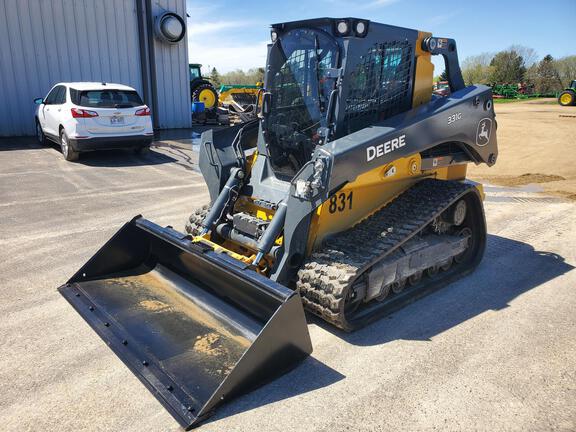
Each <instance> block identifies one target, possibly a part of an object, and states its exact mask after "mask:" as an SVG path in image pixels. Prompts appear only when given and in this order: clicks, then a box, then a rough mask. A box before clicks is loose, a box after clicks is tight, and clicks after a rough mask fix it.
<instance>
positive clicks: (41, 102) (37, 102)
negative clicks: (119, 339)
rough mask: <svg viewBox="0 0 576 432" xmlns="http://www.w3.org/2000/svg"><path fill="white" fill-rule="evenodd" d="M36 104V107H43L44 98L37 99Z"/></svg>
mask: <svg viewBox="0 0 576 432" xmlns="http://www.w3.org/2000/svg"><path fill="white" fill-rule="evenodd" d="M34 103H35V104H36V105H42V104H43V103H44V99H42V98H36V99H34Z"/></svg>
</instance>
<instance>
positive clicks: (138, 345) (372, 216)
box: [60, 18, 497, 428]
mask: <svg viewBox="0 0 576 432" xmlns="http://www.w3.org/2000/svg"><path fill="white" fill-rule="evenodd" d="M271 40H272V42H271V44H270V45H269V47H268V58H267V65H266V76H265V84H264V89H263V95H262V103H261V111H260V114H259V117H258V118H257V119H256V120H254V121H251V122H248V123H245V124H242V125H238V126H235V127H231V128H227V129H224V130H222V131H207V132H205V133H204V134H203V135H202V142H201V145H200V168H201V171H202V174H203V176H204V178H205V180H206V184H207V186H208V189H209V192H210V197H211V202H210V205H207V206H205V207H203V208H199V209H196V210H195V211H194V212H193V213H192V215H191V216H190V219H189V221H188V222H187V224H186V233H181V232H178V231H176V230H174V229H172V228H171V227H166V228H163V227H160V226H158V225H156V224H154V223H152V222H150V221H148V220H146V219H144V218H142V217H140V216H138V217H136V218H134V219H133V220H132V221H130V222H128V223H127V224H126V225H125V226H124V227H123V228H122V229H120V231H119V232H118V233H117V234H116V235H115V236H114V237H113V238H112V239H111V240H110V241H109V242H108V243H106V244H105V245H104V246H103V247H102V249H100V251H99V252H98V253H97V254H96V255H95V256H94V257H93V258H92V259H91V260H90V261H89V262H88V263H87V264H86V265H85V266H84V267H82V268H81V269H80V270H79V271H78V272H77V273H76V274H75V275H74V276H73V277H72V278H71V279H70V280H69V281H68V283H66V284H65V285H64V286H62V287H61V288H60V292H61V293H62V294H63V295H64V297H66V299H68V301H69V302H70V303H71V304H72V305H73V306H74V308H75V309H76V310H77V311H78V312H79V313H80V314H81V315H82V317H83V318H84V319H85V320H86V321H87V322H88V323H89V324H90V325H91V326H92V327H93V329H94V330H95V331H96V332H98V334H99V335H100V336H101V337H102V338H103V339H104V340H105V341H106V343H107V344H108V345H109V346H110V347H111V348H112V349H113V350H114V352H115V353H116V354H117V355H118V356H119V357H120V358H121V359H122V360H123V361H124V363H125V364H126V365H127V366H128V367H129V368H130V369H131V370H132V371H133V372H134V373H135V374H136V375H137V376H138V377H139V378H140V380H141V381H142V382H143V383H144V384H145V385H146V386H147V387H148V388H149V389H150V390H151V391H152V393H153V394H154V395H155V396H156V397H157V398H158V400H159V401H160V402H161V403H162V404H163V405H164V406H165V407H166V408H167V409H168V410H169V411H170V412H171V413H172V415H173V416H174V417H175V418H176V419H177V420H178V421H179V422H180V423H181V424H182V425H183V426H184V427H186V428H189V427H192V426H194V425H196V424H197V423H198V422H200V421H201V420H203V419H204V418H206V417H207V416H208V415H210V413H211V412H212V411H213V410H214V409H215V408H216V406H217V405H218V404H221V403H223V402H226V401H228V400H229V399H231V398H232V397H234V396H236V395H239V394H240V393H243V392H246V391H248V390H250V389H252V388H254V387H256V386H258V385H262V384H263V383H265V382H267V381H269V380H271V379H273V378H274V377H276V376H278V375H280V374H283V373H285V372H286V371H287V370H289V369H290V368H292V367H294V366H295V365H297V364H298V363H299V362H300V361H301V360H302V359H304V358H305V357H306V356H307V355H309V354H310V353H311V351H312V346H311V342H310V337H309V334H308V329H307V324H306V318H305V314H304V310H305V309H306V310H308V311H310V312H312V313H314V314H316V315H318V316H320V317H322V318H323V319H325V320H326V321H328V322H330V323H331V324H333V325H334V326H336V327H338V328H341V329H343V330H345V331H353V330H355V329H357V328H359V327H361V326H364V325H366V324H368V323H370V322H371V321H373V320H375V319H377V318H379V317H382V316H383V315H386V314H388V313H391V312H392V311H395V310H397V309H398V308H400V307H403V306H405V305H406V304H408V303H410V302H412V301H414V300H415V299H417V298H419V297H422V296H424V295H426V294H428V293H431V292H432V291H434V290H436V289H438V288H440V287H442V286H444V285H446V284H448V283H450V282H452V281H454V280H456V279H458V278H460V277H462V276H464V275H466V274H468V273H470V272H471V271H472V270H473V269H474V268H475V267H476V266H477V265H478V263H479V262H480V260H481V259H482V255H483V252H484V248H485V243H486V224H485V218H484V211H483V205H482V199H483V190H482V186H481V185H480V184H477V183H474V182H471V181H469V180H467V179H466V167H467V164H468V163H471V162H473V163H476V164H480V163H486V164H488V165H493V164H494V163H495V162H496V158H497V144H496V133H495V130H496V121H495V115H494V110H493V104H492V93H491V90H490V88H489V87H486V86H482V85H478V86H465V84H464V81H463V79H462V74H461V71H460V67H459V64H458V55H457V50H456V43H455V41H454V40H452V39H448V38H441V37H436V36H433V35H432V34H430V33H426V32H421V31H417V30H411V29H406V28H400V27H395V26H390V25H384V24H379V23H375V22H371V21H368V20H364V19H356V18H342V19H333V18H319V19H313V20H305V21H297V22H288V23H280V24H274V25H273V26H272V28H271ZM432 55H441V56H443V58H444V62H445V67H446V73H447V76H448V83H449V87H450V91H449V92H448V94H447V95H443V96H439V95H434V94H433V93H432V88H433V83H432V77H433V69H434V68H433V65H432V62H431V56H432Z"/></svg>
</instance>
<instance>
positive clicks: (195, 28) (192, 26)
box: [188, 20, 251, 37]
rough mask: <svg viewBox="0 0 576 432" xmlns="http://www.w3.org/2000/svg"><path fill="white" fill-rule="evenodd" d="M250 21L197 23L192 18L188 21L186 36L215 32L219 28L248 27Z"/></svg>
mask: <svg viewBox="0 0 576 432" xmlns="http://www.w3.org/2000/svg"><path fill="white" fill-rule="evenodd" d="M250 25H251V23H249V22H246V21H215V22H204V23H199V22H195V21H194V20H189V21H188V36H189V37H190V36H192V37H194V36H196V35H200V34H202V35H203V34H206V33H216V32H219V31H221V30H225V29H230V28H239V27H248V26H250Z"/></svg>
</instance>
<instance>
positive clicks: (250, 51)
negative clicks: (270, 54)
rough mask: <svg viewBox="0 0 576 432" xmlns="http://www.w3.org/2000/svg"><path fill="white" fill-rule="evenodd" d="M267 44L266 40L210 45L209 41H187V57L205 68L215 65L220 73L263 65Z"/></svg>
mask: <svg viewBox="0 0 576 432" xmlns="http://www.w3.org/2000/svg"><path fill="white" fill-rule="evenodd" d="M267 44H268V41H263V42H258V43H253V44H245V45H233V44H229V45H222V44H219V45H213V46H211V45H210V43H209V42H202V43H201V42H198V41H188V58H189V59H190V62H192V63H201V64H202V66H203V67H204V68H205V69H206V70H207V69H208V67H210V68H212V67H215V68H216V69H218V71H219V72H221V73H224V72H229V71H232V70H236V69H242V70H247V69H250V68H253V67H264V66H265V64H266V54H267V50H266V45H267Z"/></svg>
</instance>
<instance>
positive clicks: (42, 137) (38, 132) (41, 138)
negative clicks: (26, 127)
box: [36, 119, 46, 145]
mask: <svg viewBox="0 0 576 432" xmlns="http://www.w3.org/2000/svg"><path fill="white" fill-rule="evenodd" d="M36 139H37V140H38V142H39V143H40V145H46V136H45V135H44V131H43V130H42V126H40V122H39V121H38V119H36Z"/></svg>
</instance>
